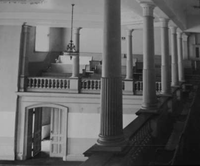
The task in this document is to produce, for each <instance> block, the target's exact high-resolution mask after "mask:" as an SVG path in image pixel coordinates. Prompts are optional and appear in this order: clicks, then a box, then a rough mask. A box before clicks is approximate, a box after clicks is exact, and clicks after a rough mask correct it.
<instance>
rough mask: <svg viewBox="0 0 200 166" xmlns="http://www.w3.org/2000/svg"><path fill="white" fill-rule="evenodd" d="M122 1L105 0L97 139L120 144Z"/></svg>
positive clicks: (111, 143) (115, 144)
mask: <svg viewBox="0 0 200 166" xmlns="http://www.w3.org/2000/svg"><path fill="white" fill-rule="evenodd" d="M120 7H121V1H120V0H104V33H103V34H104V36H103V37H104V40H103V41H104V44H103V55H102V78H101V113H100V117H101V120H100V122H101V124H100V134H99V138H98V140H97V143H98V144H99V145H101V146H119V145H121V144H123V143H124V142H125V139H124V135H123V127H122V124H123V123H122V77H121V11H120Z"/></svg>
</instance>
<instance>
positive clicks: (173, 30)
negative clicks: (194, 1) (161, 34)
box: [169, 26, 177, 34]
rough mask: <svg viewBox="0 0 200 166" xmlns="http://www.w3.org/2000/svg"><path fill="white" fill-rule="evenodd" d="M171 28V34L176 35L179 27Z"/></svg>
mask: <svg viewBox="0 0 200 166" xmlns="http://www.w3.org/2000/svg"><path fill="white" fill-rule="evenodd" d="M169 28H170V29H171V33H172V34H176V30H177V27H175V26H170V27H169Z"/></svg>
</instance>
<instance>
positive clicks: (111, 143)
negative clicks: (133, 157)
mask: <svg viewBox="0 0 200 166" xmlns="http://www.w3.org/2000/svg"><path fill="white" fill-rule="evenodd" d="M126 142H127V141H126V140H125V139H124V136H123V135H122V136H116V137H113V136H112V137H103V136H101V135H99V138H98V140H97V145H99V146H106V147H115V146H123V145H125V144H126Z"/></svg>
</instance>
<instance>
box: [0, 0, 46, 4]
mask: <svg viewBox="0 0 200 166" xmlns="http://www.w3.org/2000/svg"><path fill="white" fill-rule="evenodd" d="M45 2H47V1H46V0H0V4H2V3H3V4H5V3H8V4H30V5H37V4H42V3H45Z"/></svg>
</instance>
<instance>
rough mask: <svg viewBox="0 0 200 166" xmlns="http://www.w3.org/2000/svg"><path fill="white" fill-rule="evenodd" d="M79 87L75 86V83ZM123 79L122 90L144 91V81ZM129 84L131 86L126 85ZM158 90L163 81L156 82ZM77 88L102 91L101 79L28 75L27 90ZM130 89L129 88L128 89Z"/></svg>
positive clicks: (138, 93) (66, 90)
mask: <svg viewBox="0 0 200 166" xmlns="http://www.w3.org/2000/svg"><path fill="white" fill-rule="evenodd" d="M72 81H73V82H72ZM75 82H76V84H77V87H75V84H74V83H75ZM127 82H129V84H126V80H123V81H122V85H123V86H122V90H123V91H126V92H127V91H130V94H135V95H141V94H142V93H143V82H142V81H135V82H132V81H127ZM126 86H129V87H126ZM155 86H156V92H157V93H160V92H161V82H156V84H155ZM72 89H73V90H74V89H77V92H80V93H100V89H101V80H100V79H74V78H67V79H66V78H55V77H28V78H27V89H26V91H31V92H33V91H44V92H48V91H49V92H51V91H54V92H56V91H57V92H71V90H72ZM127 89H128V90H127Z"/></svg>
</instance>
